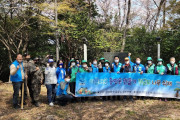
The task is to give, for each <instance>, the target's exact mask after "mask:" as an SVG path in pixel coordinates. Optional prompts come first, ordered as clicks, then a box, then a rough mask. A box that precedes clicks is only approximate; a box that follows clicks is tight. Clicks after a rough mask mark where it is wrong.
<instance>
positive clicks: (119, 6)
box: [117, 0, 121, 28]
mask: <svg viewBox="0 0 180 120" xmlns="http://www.w3.org/2000/svg"><path fill="white" fill-rule="evenodd" d="M117 2H118V12H119V15H118V16H119V25H118V28H119V27H120V24H121V5H120V0H117Z"/></svg>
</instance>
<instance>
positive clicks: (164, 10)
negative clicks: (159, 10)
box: [163, 0, 166, 27]
mask: <svg viewBox="0 0 180 120" xmlns="http://www.w3.org/2000/svg"><path fill="white" fill-rule="evenodd" d="M165 24H166V0H165V1H164V4H163V27H165Z"/></svg>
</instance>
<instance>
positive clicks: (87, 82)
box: [76, 73, 180, 98]
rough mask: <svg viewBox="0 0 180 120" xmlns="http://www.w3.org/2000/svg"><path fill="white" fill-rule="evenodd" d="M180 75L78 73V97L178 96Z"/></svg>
mask: <svg viewBox="0 0 180 120" xmlns="http://www.w3.org/2000/svg"><path fill="white" fill-rule="evenodd" d="M179 90H180V76H177V75H158V74H139V73H119V74H118V73H77V76H76V97H83V96H114V95H122V96H150V97H164V98H178V96H179Z"/></svg>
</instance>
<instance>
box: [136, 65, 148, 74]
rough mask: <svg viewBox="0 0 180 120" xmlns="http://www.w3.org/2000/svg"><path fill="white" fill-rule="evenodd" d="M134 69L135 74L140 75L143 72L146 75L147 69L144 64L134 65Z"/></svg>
mask: <svg viewBox="0 0 180 120" xmlns="http://www.w3.org/2000/svg"><path fill="white" fill-rule="evenodd" d="M133 68H134V72H136V73H140V72H141V71H143V73H145V67H144V65H142V64H139V65H137V64H134V66H133Z"/></svg>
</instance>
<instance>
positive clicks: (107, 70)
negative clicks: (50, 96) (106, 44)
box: [103, 67, 111, 72]
mask: <svg viewBox="0 0 180 120" xmlns="http://www.w3.org/2000/svg"><path fill="white" fill-rule="evenodd" d="M103 72H111V68H110V67H108V69H106V67H103Z"/></svg>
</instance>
